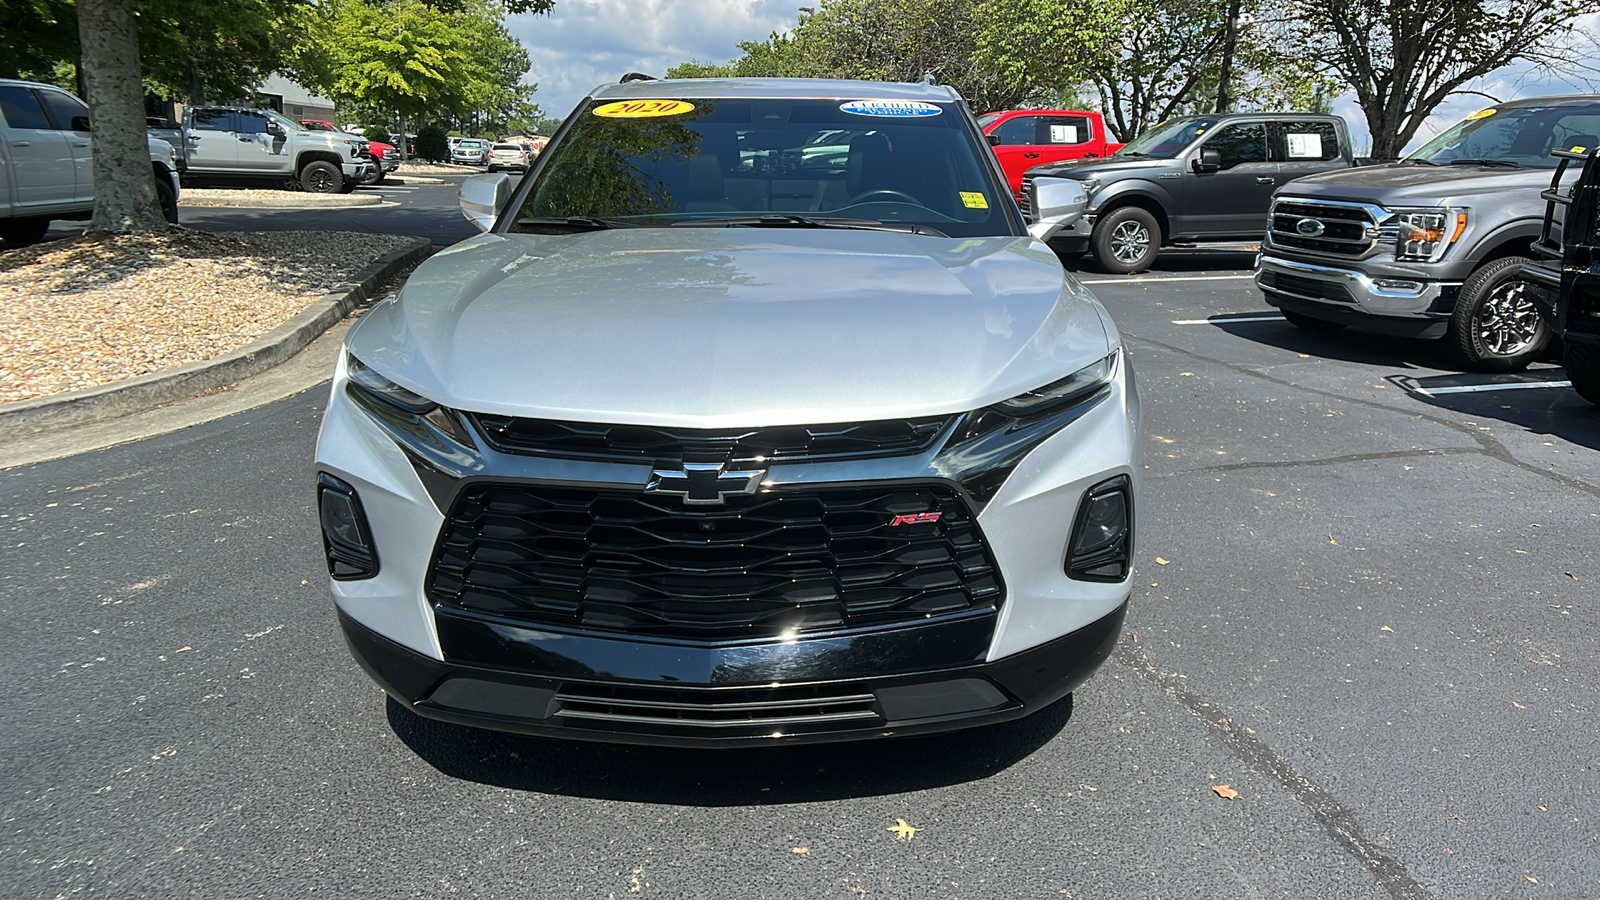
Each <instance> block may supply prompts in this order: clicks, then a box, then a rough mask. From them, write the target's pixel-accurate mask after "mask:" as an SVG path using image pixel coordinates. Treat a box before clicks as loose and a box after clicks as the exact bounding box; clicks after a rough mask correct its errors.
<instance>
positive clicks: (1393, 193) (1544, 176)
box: [1279, 165, 1552, 207]
mask: <svg viewBox="0 0 1600 900" xmlns="http://www.w3.org/2000/svg"><path fill="white" fill-rule="evenodd" d="M1551 174H1552V173H1551V170H1549V169H1505V168H1498V167H1490V166H1397V165H1383V166H1362V167H1361V168H1356V169H1336V170H1334V171H1332V172H1323V173H1321V174H1317V175H1308V176H1306V177H1304V178H1296V179H1295V180H1293V181H1291V182H1289V183H1288V184H1287V185H1285V186H1284V187H1283V188H1281V189H1280V191H1279V194H1280V195H1281V194H1294V195H1295V196H1298V197H1318V198H1323V199H1328V200H1356V201H1365V202H1368V203H1376V204H1378V205H1379V206H1391V207H1392V206H1449V205H1452V204H1453V201H1455V200H1456V199H1458V198H1465V197H1471V198H1473V199H1474V200H1475V201H1476V202H1480V203H1481V202H1482V198H1483V197H1484V195H1486V194H1494V193H1516V194H1522V193H1526V192H1527V191H1529V190H1533V191H1535V192H1537V191H1538V190H1539V189H1540V188H1545V187H1549V186H1550V176H1551Z"/></svg>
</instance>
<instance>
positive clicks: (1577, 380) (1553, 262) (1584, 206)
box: [1522, 147, 1600, 405]
mask: <svg viewBox="0 0 1600 900" xmlns="http://www.w3.org/2000/svg"><path fill="white" fill-rule="evenodd" d="M1551 155H1552V156H1554V157H1556V158H1557V159H1559V160H1560V163H1558V164H1557V166H1556V171H1555V174H1554V175H1553V176H1552V177H1551V178H1550V189H1549V190H1547V191H1545V192H1544V193H1543V194H1542V195H1541V196H1543V197H1544V200H1545V214H1544V225H1543V227H1542V228H1541V230H1540V233H1539V239H1538V240H1537V241H1535V242H1534V244H1533V254H1534V256H1535V257H1536V258H1535V260H1534V261H1533V262H1526V263H1523V264H1522V274H1523V277H1524V278H1525V279H1527V282H1526V283H1527V287H1528V294H1529V296H1530V297H1532V299H1533V303H1534V307H1535V308H1536V309H1538V311H1539V314H1540V316H1542V317H1543V318H1544V319H1545V321H1547V322H1548V323H1549V324H1550V326H1551V328H1552V330H1553V331H1555V333H1556V334H1557V335H1559V336H1560V338H1561V342H1562V343H1561V352H1562V362H1563V363H1564V364H1565V365H1566V367H1567V378H1568V379H1569V380H1571V381H1572V387H1573V389H1574V390H1576V391H1577V392H1578V395H1579V396H1581V397H1582V398H1583V399H1585V400H1587V401H1589V402H1590V403H1593V404H1596V405H1600V148H1593V147H1584V148H1582V149H1581V150H1578V149H1574V150H1557V151H1556V152H1554V153H1552V154H1551ZM1575 162H1576V163H1582V164H1583V174H1582V175H1580V176H1579V177H1578V181H1577V183H1576V184H1574V185H1573V186H1572V189H1571V191H1570V192H1566V191H1563V190H1562V189H1561V176H1562V175H1563V174H1565V173H1566V171H1567V167H1568V166H1570V165H1571V164H1572V163H1575ZM1557 207H1565V208H1566V215H1565V216H1563V217H1562V218H1563V219H1564V221H1563V222H1560V223H1558V222H1557V221H1556V218H1557V215H1556V208H1557Z"/></svg>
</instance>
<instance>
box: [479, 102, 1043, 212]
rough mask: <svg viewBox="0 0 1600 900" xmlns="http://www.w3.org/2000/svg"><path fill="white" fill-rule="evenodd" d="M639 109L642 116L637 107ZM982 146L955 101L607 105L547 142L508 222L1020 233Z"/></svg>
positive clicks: (584, 115) (592, 110) (598, 106)
mask: <svg viewBox="0 0 1600 900" xmlns="http://www.w3.org/2000/svg"><path fill="white" fill-rule="evenodd" d="M651 104H654V106H651ZM632 106H640V108H641V109H643V110H644V112H643V114H640V112H638V111H634V112H633V113H632V114H631V115H630V114H629V107H632ZM662 110H666V111H665V112H663V111H662ZM852 110H854V111H852ZM907 111H909V112H910V113H911V114H907ZM986 154H987V148H986V147H983V146H981V145H980V144H979V143H978V142H977V141H976V139H975V138H974V137H973V133H972V131H971V129H970V127H969V126H968V125H967V120H966V118H965V116H964V115H963V114H962V111H961V109H960V107H959V106H958V105H957V104H954V103H937V104H936V103H921V102H917V103H903V102H900V101H893V102H890V101H841V100H780V99H749V98H730V99H696V100H694V101H692V102H690V101H682V100H650V101H627V102H625V103H604V102H602V103H599V104H594V105H591V106H589V107H587V108H585V109H584V110H583V111H582V112H580V113H579V114H578V115H577V119H576V121H575V122H573V123H572V126H571V128H570V130H569V131H568V132H567V133H566V135H565V136H563V137H562V139H561V140H560V142H559V143H558V144H554V145H552V146H551V147H550V148H547V149H546V151H545V153H544V163H543V167H542V168H541V169H540V170H539V174H538V176H537V177H536V178H535V180H534V182H533V184H532V186H531V187H530V188H529V190H528V192H527V195H526V198H525V200H524V201H523V204H522V207H521V209H520V210H519V211H518V212H517V215H516V217H515V218H514V220H513V223H512V226H511V229H512V230H513V231H543V230H547V229H548V228H550V227H553V226H552V222H555V221H557V220H564V219H569V218H573V217H578V218H582V219H585V220H588V221H590V222H595V221H604V222H607V223H614V224H621V225H692V224H706V225H717V224H726V225H771V226H779V227H812V226H815V225H818V224H822V225H829V224H832V225H841V224H845V223H846V220H848V223H849V225H851V226H853V227H863V226H871V225H892V226H895V227H896V228H897V229H904V230H912V228H910V227H908V226H913V227H921V228H922V229H925V230H928V231H931V232H937V233H942V234H945V235H949V236H951V237H974V236H986V235H1011V234H1016V233H1018V232H1017V231H1016V230H1015V228H1016V223H1015V222H1014V221H1013V217H1012V216H1011V215H1009V214H1008V211H1007V210H1008V206H1007V204H1008V203H1009V202H1010V200H1009V199H1008V193H1007V192H1006V191H1005V190H1003V189H1002V188H1001V187H1000V186H999V185H998V184H997V183H996V181H995V179H994V177H993V175H992V173H991V172H990V168H989V166H988V165H986V162H987V160H986Z"/></svg>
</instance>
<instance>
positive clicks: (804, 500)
mask: <svg viewBox="0 0 1600 900" xmlns="http://www.w3.org/2000/svg"><path fill="white" fill-rule="evenodd" d="M911 513H938V520H937V521H932V522H921V523H916V524H901V525H893V524H891V523H893V522H894V521H896V517H897V516H903V515H907V514H911ZM427 591H428V596H429V598H430V599H431V600H432V601H433V602H434V603H437V604H439V605H441V606H443V607H454V608H459V609H464V610H472V611H475V612H479V613H483V614H487V615H491V616H495V617H503V618H505V619H507V620H510V621H514V622H516V623H518V624H523V625H527V624H535V625H550V626H558V627H566V628H575V629H581V630H587V631H596V632H611V633H623V634H631V635H640V636H656V637H664V638H677V639H687V640H706V641H723V640H738V639H760V638H772V637H777V636H779V635H793V634H798V633H806V632H816V631H831V630H836V629H841V628H857V627H866V626H877V625H886V624H899V623H908V622H913V621H915V622H921V621H925V620H927V619H928V618H930V617H934V616H940V615H948V614H953V613H963V612H968V611H972V610H979V609H994V608H996V607H997V606H998V605H999V604H1000V602H1001V598H1002V588H1001V584H1000V578H999V574H998V573H997V571H996V567H995V564H994V560H993V559H992V558H991V557H990V555H989V552H988V550H987V548H986V547H985V545H984V542H983V537H982V535H981V533H980V532H979V530H978V526H977V523H976V522H975V521H974V520H973V517H972V515H971V513H970V511H969V510H968V509H967V506H966V504H965V503H964V502H963V501H962V499H961V498H960V497H959V495H958V494H957V493H956V491H955V490H954V489H952V488H950V487H948V486H945V485H943V484H931V485H913V486H905V485H896V486H883V487H840V488H813V489H805V490H780V491H774V492H768V493H764V494H757V495H755V496H750V497H733V498H729V500H728V503H727V505H726V506H719V507H685V506H683V505H682V503H681V502H680V501H679V500H677V499H675V498H672V497H662V496H657V495H652V494H645V493H642V492H633V491H617V490H597V489H589V488H568V487H549V486H543V485H527V484H493V483H480V484H474V485H472V486H470V487H468V488H466V489H465V490H463V491H462V493H461V494H460V496H459V497H458V499H457V500H456V502H455V504H454V505H453V506H452V508H451V510H450V514H449V515H448V516H447V517H446V519H445V524H444V526H443V528H442V529H441V532H440V538H439V544H438V547H437V549H436V550H435V553H434V559H433V563H432V565H431V567H430V571H429V574H428V579H427Z"/></svg>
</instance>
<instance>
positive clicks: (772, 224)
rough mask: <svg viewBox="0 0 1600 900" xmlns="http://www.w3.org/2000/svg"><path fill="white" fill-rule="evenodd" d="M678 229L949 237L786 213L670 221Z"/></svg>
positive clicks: (894, 225) (898, 225) (910, 227)
mask: <svg viewBox="0 0 1600 900" xmlns="http://www.w3.org/2000/svg"><path fill="white" fill-rule="evenodd" d="M672 224H673V226H674V227H678V226H688V227H693V226H697V225H698V226H709V227H716V228H855V229H861V230H864V231H898V232H902V233H905V234H930V235H933V236H934V237H949V235H948V234H945V233H944V232H942V231H940V230H939V229H937V228H930V227H928V226H927V225H916V224H913V223H910V222H883V221H880V220H878V219H849V218H840V217H832V216H797V215H792V214H790V213H771V214H768V215H762V216H731V217H728V218H723V219H684V220H683V221H681V222H673V223H672Z"/></svg>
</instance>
